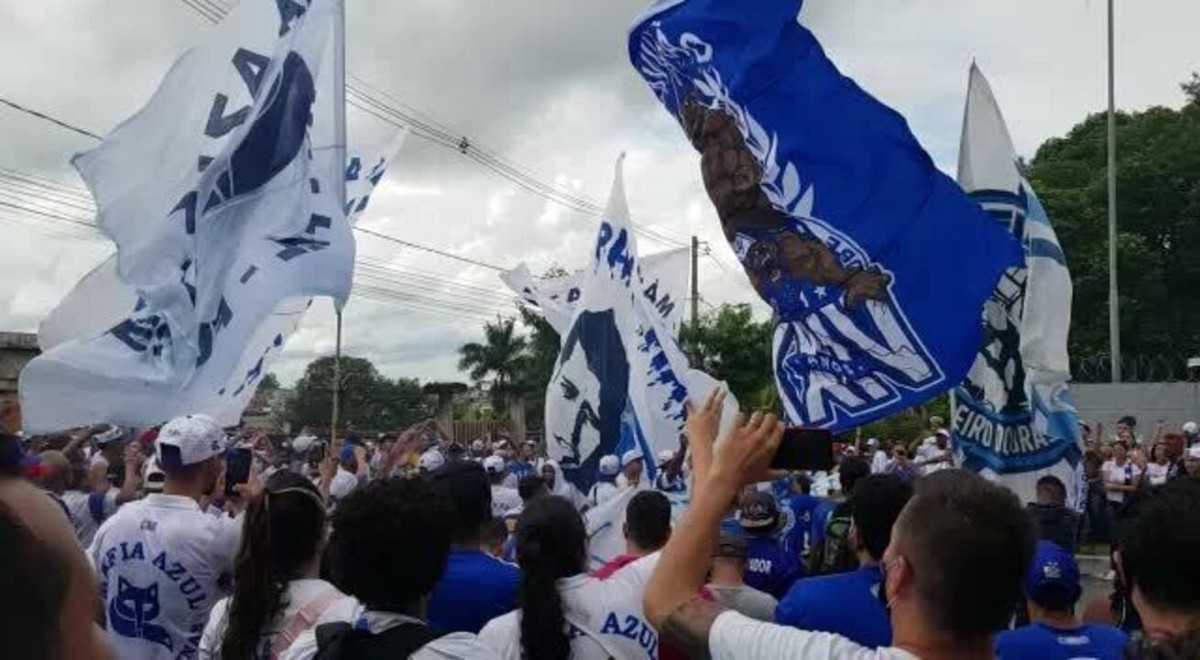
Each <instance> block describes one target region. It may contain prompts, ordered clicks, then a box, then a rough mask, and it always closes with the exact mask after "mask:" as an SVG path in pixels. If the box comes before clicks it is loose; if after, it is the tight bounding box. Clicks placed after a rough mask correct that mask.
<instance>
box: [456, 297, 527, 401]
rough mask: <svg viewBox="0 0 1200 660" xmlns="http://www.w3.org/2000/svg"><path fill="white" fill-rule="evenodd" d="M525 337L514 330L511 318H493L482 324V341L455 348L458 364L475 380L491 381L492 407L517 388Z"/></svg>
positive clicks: (524, 350) (522, 364)
mask: <svg viewBox="0 0 1200 660" xmlns="http://www.w3.org/2000/svg"><path fill="white" fill-rule="evenodd" d="M527 347H528V340H527V339H526V338H525V337H524V336H523V335H521V334H519V333H518V332H517V320H516V319H515V318H503V317H500V318H497V319H496V320H495V321H494V322H488V323H485V324H484V326H483V342H482V343H479V342H471V343H469V344H465V345H464V346H462V347H461V348H459V349H458V355H459V360H458V368H459V370H460V371H464V372H466V373H467V374H468V375H469V376H470V377H471V379H472V380H474V381H475V382H476V383H483V382H485V381H489V382H490V383H491V393H492V400H493V404H494V406H495V408H496V410H503V409H504V408H505V405H504V404H505V402H506V398H507V397H508V396H509V395H510V394H512V393H514V392H518V391H519V389H518V386H519V378H520V376H521V373H522V370H523V369H524V368H525V362H526V349H527Z"/></svg>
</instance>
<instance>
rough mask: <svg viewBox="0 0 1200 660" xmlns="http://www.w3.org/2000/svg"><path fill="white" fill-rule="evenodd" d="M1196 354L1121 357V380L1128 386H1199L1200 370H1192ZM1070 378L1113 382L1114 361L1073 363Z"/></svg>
mask: <svg viewBox="0 0 1200 660" xmlns="http://www.w3.org/2000/svg"><path fill="white" fill-rule="evenodd" d="M1197 354H1200V350H1197V351H1196V352H1195V353H1184V352H1169V353H1159V354H1154V355H1122V356H1121V380H1122V382H1126V383H1200V368H1189V367H1188V360H1189V359H1191V358H1195V357H1197ZM1071 376H1072V379H1073V380H1074V381H1075V382H1076V383H1110V382H1112V361H1111V360H1110V359H1109V356H1108V355H1091V356H1086V357H1075V358H1072V359H1071Z"/></svg>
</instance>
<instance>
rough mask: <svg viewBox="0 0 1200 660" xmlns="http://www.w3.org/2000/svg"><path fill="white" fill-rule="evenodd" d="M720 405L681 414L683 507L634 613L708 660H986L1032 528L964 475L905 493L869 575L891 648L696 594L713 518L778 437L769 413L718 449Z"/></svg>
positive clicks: (1025, 559)
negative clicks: (773, 619) (686, 473)
mask: <svg viewBox="0 0 1200 660" xmlns="http://www.w3.org/2000/svg"><path fill="white" fill-rule="evenodd" d="M722 399H723V397H721V395H720V394H717V395H715V396H711V397H709V399H708V401H706V402H705V403H704V405H703V406H701V407H698V408H697V407H695V406H691V405H689V414H688V420H687V431H688V438H689V442H690V446H691V447H692V448H693V454H692V460H693V468H694V471H695V472H694V480H693V494H692V503H691V507H690V508H689V509H688V510H687V512H686V513H685V514H684V519H683V521H682V522H681V523H680V524H679V525H678V526H676V528H675V531H674V533H672V535H671V538H670V540H669V541H667V545H666V547H665V548H663V551H662V555H661V559H660V560H659V563H658V565H657V566H656V567H655V569H654V573H653V575H652V576H651V578H650V582H649V584H648V585H647V588H646V595H645V614H646V617H647V619H648V620H649V623H650V625H651V626H653V627H654V628H655V629H656V630H658V631H659V633H660V638H661V639H662V640H663V641H670V642H672V643H674V644H677V645H679V646H680V647H682V648H683V649H685V650H686V651H688V652H689V655H690V656H691V657H711V658H714V659H715V660H726V659H729V660H732V659H734V658H737V659H738V660H782V659H785V658H806V659H820V658H826V659H829V660H833V659H834V658H837V659H838V660H884V659H888V660H912V659H913V658H923V659H924V660H942V659H946V660H949V659H951V658H953V659H955V660H959V659H961V660H984V659H987V660H991V659H992V658H994V657H995V656H994V653H993V651H994V649H993V638H994V635H995V633H996V631H998V630H1001V629H1003V628H1004V627H1005V625H1006V624H1007V623H1008V621H1009V619H1010V618H1011V616H1012V609H1013V606H1014V604H1015V603H1016V602H1017V600H1018V599H1019V598H1020V596H1021V583H1022V578H1023V577H1024V574H1025V569H1026V567H1027V566H1028V565H1029V562H1030V560H1031V558H1032V556H1033V544H1034V540H1033V531H1032V529H1031V526H1030V524H1029V521H1028V519H1027V518H1026V517H1025V514H1024V512H1023V511H1022V510H1021V506H1020V503H1019V502H1018V501H1017V498H1016V496H1015V495H1013V494H1012V493H1011V492H1009V491H1007V490H1005V489H1004V488H1003V487H1001V486H998V485H994V484H990V483H988V482H987V481H985V480H984V479H983V478H982V477H980V476H979V475H977V474H974V473H970V472H966V471H963V470H954V469H948V470H941V471H939V472H937V473H935V474H932V475H930V476H928V477H925V478H924V479H922V480H921V481H919V482H918V483H917V485H916V487H915V493H914V495H913V498H912V499H911V500H909V502H908V504H906V505H905V506H904V509H903V510H902V511H901V513H900V516H899V518H897V520H896V523H895V525H894V528H893V530H892V535H891V540H890V542H889V543H888V546H887V549H886V550H885V551H884V553H883V556H882V561H881V562H880V567H881V569H882V571H883V579H882V581H881V584H880V589H879V594H880V598H881V599H883V600H884V601H885V602H886V605H887V609H888V612H889V619H890V621H891V627H892V630H893V639H892V643H891V645H890V646H886V647H880V648H877V649H869V648H867V647H864V646H861V645H859V644H856V643H855V642H853V641H851V640H850V639H847V638H846V637H842V636H840V635H836V634H830V633H822V632H812V631H808V630H797V629H795V628H789V627H786V626H780V625H777V624H772V623H765V622H761V621H755V620H754V619H751V618H749V617H746V616H744V615H741V614H739V613H737V612H733V611H726V610H724V609H723V608H722V607H721V606H720V605H717V604H715V603H711V602H707V601H704V600H702V599H700V598H697V597H696V589H697V588H698V587H699V586H700V585H701V584H703V582H704V578H705V576H706V574H707V572H708V564H709V555H710V554H711V552H712V548H713V547H714V546H715V545H716V542H717V537H718V532H719V527H720V524H721V520H722V519H723V518H724V517H725V514H726V512H727V510H728V508H729V506H730V504H731V503H732V502H733V499H734V497H735V496H736V495H737V494H738V493H739V492H740V491H741V489H742V488H743V487H745V485H747V484H750V483H757V482H759V481H762V480H764V479H765V478H767V477H768V476H769V474H770V472H769V466H770V462H771V458H772V456H773V455H774V453H775V450H776V449H778V447H779V443H780V441H781V440H782V438H783V430H784V429H783V424H782V423H780V421H779V420H778V418H776V417H775V416H774V415H762V414H760V413H756V414H754V415H753V416H752V417H750V418H749V419H747V418H746V417H745V416H739V419H738V420H737V422H736V423H735V425H734V427H733V429H732V430H731V431H730V432H729V435H728V437H726V438H723V439H722V441H721V442H720V443H719V446H717V443H715V440H716V435H717V425H718V420H719V418H720V410H721V406H722V403H723V401H722Z"/></svg>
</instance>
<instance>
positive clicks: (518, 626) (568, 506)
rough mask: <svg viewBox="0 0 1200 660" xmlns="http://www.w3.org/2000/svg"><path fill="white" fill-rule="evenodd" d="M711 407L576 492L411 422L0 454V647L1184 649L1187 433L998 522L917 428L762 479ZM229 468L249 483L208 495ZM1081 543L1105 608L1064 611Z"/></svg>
mask: <svg viewBox="0 0 1200 660" xmlns="http://www.w3.org/2000/svg"><path fill="white" fill-rule="evenodd" d="M721 405H722V400H721V397H720V396H719V395H717V396H714V397H711V398H709V400H707V401H705V402H703V404H702V405H697V406H695V407H693V408H692V410H691V411H690V414H689V417H688V422H687V426H686V433H685V437H684V438H683V439H682V440H681V443H680V447H679V449H678V450H677V451H674V452H670V451H669V452H664V453H662V454H661V455H658V456H655V458H656V459H657V460H656V461H655V462H654V465H653V466H651V467H650V468H648V467H647V465H646V460H645V457H644V455H643V454H642V452H641V451H640V450H637V449H633V450H630V451H626V452H624V453H622V454H621V455H620V456H617V455H613V456H605V457H603V458H602V459H600V460H599V461H598V467H597V474H596V475H595V483H594V485H593V486H591V487H590V488H588V489H586V492H584V490H583V489H580V488H577V487H576V486H575V485H574V484H573V483H572V482H571V481H570V480H568V479H567V478H566V477H565V476H564V474H563V471H562V469H561V467H560V466H559V465H558V464H557V463H555V462H554V461H552V460H548V459H547V458H546V457H545V456H544V455H543V453H542V451H541V447H540V446H539V445H538V443H535V442H526V441H520V442H516V441H514V440H513V439H512V438H510V437H507V436H504V435H497V436H496V437H494V438H493V437H483V438H478V439H475V440H474V441H472V442H469V443H463V444H458V443H456V442H454V441H453V440H452V439H450V438H449V437H448V434H447V433H445V432H444V431H443V430H442V429H441V428H439V427H438V425H437V424H436V423H434V422H432V421H427V422H422V423H420V424H417V425H415V426H413V427H411V428H409V429H407V430H405V431H404V432H403V433H400V434H396V435H394V436H378V437H374V438H371V439H368V440H363V439H362V438H359V437H355V436H353V435H351V436H349V437H347V438H345V439H343V440H341V441H335V442H333V443H330V442H329V441H328V440H322V439H319V438H318V437H316V436H315V435H314V434H313V433H311V432H310V430H308V429H305V430H304V431H303V432H302V433H301V434H300V435H298V436H297V437H296V438H294V439H291V440H289V441H286V442H282V443H273V442H271V441H269V440H268V439H267V438H265V437H263V436H258V435H255V434H252V433H241V434H237V433H234V434H231V433H230V432H229V431H228V430H227V429H222V428H221V427H220V426H219V425H217V424H216V423H215V422H214V421H213V420H211V419H209V418H207V417H205V416H202V415H194V416H188V417H183V418H179V419H175V420H172V421H171V422H169V423H167V424H166V425H164V426H162V427H161V428H158V429H151V430H147V431H144V432H141V433H138V434H132V433H127V432H125V431H123V430H122V429H118V428H115V427H111V426H99V427H93V428H88V429H79V430H77V431H76V432H74V433H72V434H63V435H59V436H51V437H41V438H30V439H24V438H20V437H17V436H11V435H6V436H0V473H2V476H0V529H2V532H0V538H3V539H5V540H4V542H3V543H0V566H3V567H4V568H3V570H4V574H5V576H6V578H5V589H4V590H3V596H0V600H3V602H4V607H5V611H6V616H4V617H0V621H3V622H4V623H3V626H5V628H4V629H3V630H2V631H0V632H2V633H7V634H5V635H4V637H5V639H6V640H8V641H7V642H6V644H7V648H8V649H10V650H12V649H15V650H13V651H12V652H13V655H11V656H9V655H8V654H7V653H6V656H5V657H16V658H37V659H41V658H47V659H49V658H104V657H115V658H133V659H135V660H136V659H142V658H145V659H155V660H157V659H159V658H162V659H164V660H165V659H167V658H206V659H207V658H224V659H227V660H229V659H249V658H253V659H259V658H262V659H267V658H270V659H272V660H273V659H276V658H280V659H285V660H304V659H308V658H322V659H333V658H377V657H378V658H384V657H387V658H391V657H397V658H403V657H413V658H418V659H421V660H431V659H438V658H467V659H471V658H508V659H512V660H520V659H526V660H549V659H560V658H576V659H580V660H587V659H590V658H597V659H607V658H616V659H624V658H649V659H652V660H653V659H655V658H666V659H674V658H687V657H714V658H751V659H755V658H764V659H768V658H770V659H774V658H905V659H907V658H925V659H937V658H984V657H987V658H992V657H999V658H1001V659H1008V658H1076V657H1094V658H1122V657H1133V658H1196V657H1200V589H1197V588H1196V585H1200V568H1197V566H1198V565H1197V564H1196V562H1195V560H1194V558H1195V557H1196V556H1198V555H1197V553H1200V481H1197V480H1196V479H1194V478H1193V477H1195V476H1196V475H1197V473H1198V472H1200V469H1198V468H1200V438H1197V434H1196V428H1195V425H1194V424H1191V425H1185V426H1184V428H1183V429H1181V431H1182V432H1181V433H1179V434H1174V433H1168V432H1166V430H1165V428H1163V427H1160V428H1159V429H1158V430H1157V432H1156V434H1155V437H1154V438H1153V439H1151V440H1150V441H1148V442H1142V441H1141V440H1140V439H1139V438H1138V436H1137V435H1136V425H1135V423H1134V422H1133V420H1132V419H1123V420H1122V421H1121V423H1120V424H1118V428H1117V436H1116V437H1115V438H1113V439H1111V440H1101V430H1100V429H1099V428H1091V427H1089V428H1088V429H1087V446H1086V448H1085V449H1086V451H1085V458H1084V463H1083V469H1081V470H1080V477H1079V479H1078V483H1075V484H1066V483H1063V481H1062V480H1061V479H1058V478H1056V477H1053V476H1047V477H1044V478H1042V479H1041V480H1040V481H1039V482H1038V484H1037V498H1036V501H1035V502H1029V503H1025V505H1024V506H1023V505H1022V503H1020V502H1018V501H1017V498H1016V497H1015V496H1014V495H1013V494H1012V493H1011V492H1010V491H1008V490H1006V489H1004V488H1003V487H1001V486H998V485H995V484H992V483H989V482H987V481H986V480H984V479H983V478H981V477H979V476H977V475H975V474H973V473H970V472H966V471H963V470H960V469H955V463H954V461H955V456H954V452H953V450H952V448H951V444H950V441H949V434H948V433H946V432H945V429H944V427H943V426H942V425H941V424H940V420H937V419H936V418H935V419H934V420H931V422H932V423H931V429H930V431H929V433H928V434H927V435H926V436H925V437H922V438H920V439H917V440H916V441H915V442H914V443H912V444H907V443H900V442H889V441H875V440H868V441H866V442H864V443H856V444H853V445H850V446H846V447H843V448H841V449H840V451H839V454H838V457H837V462H836V466H835V467H834V468H833V469H832V470H829V471H825V472H817V473H807V472H796V473H780V472H773V471H770V470H769V469H768V468H767V466H768V464H769V462H770V458H771V455H772V454H773V453H774V450H775V448H776V447H777V446H778V443H779V442H780V438H781V434H782V426H781V424H780V423H779V421H778V420H777V419H776V418H775V417H774V416H772V415H761V414H755V415H753V416H751V417H749V418H745V417H743V418H742V419H740V420H739V422H738V424H737V425H735V427H734V428H733V430H732V431H730V432H729V434H728V437H726V438H724V439H723V440H722V442H719V443H718V442H716V440H717V438H716V436H717V428H718V418H719V410H720V407H721ZM233 451H241V452H245V453H248V454H249V455H250V456H251V457H252V458H251V468H250V470H249V472H248V475H247V477H246V478H245V480H244V481H240V482H239V483H229V484H226V483H225V482H226V479H227V477H228V475H229V474H230V473H229V472H227V468H226V463H227V461H231V460H232V459H230V456H232V453H231V452H233ZM910 457H911V458H910ZM1097 494H1098V495H1097ZM615 498H624V501H623V503H621V504H620V506H623V508H624V517H623V523H621V524H620V525H621V529H620V532H621V534H622V536H623V538H624V542H625V548H624V552H623V553H621V554H619V555H617V556H614V557H597V556H595V554H594V552H592V549H591V548H590V547H589V542H590V540H591V539H589V530H588V526H587V522H586V518H585V516H587V515H589V514H588V512H589V511H591V510H593V509H595V510H599V509H600V508H601V507H604V506H605V505H607V504H608V503H610V502H613V501H614V499H615ZM1101 498H1102V499H1103V504H1104V505H1105V506H1102V507H1101V506H1097V505H1096V500H1097V499H1101ZM681 502H683V503H686V505H684V506H681ZM613 506H617V504H614V505H613ZM610 508H611V507H610ZM1089 541H1099V542H1102V543H1106V544H1109V547H1110V548H1111V558H1112V564H1111V565H1112V568H1113V576H1112V578H1113V580H1112V585H1113V589H1112V593H1111V594H1109V595H1106V597H1104V598H1102V599H1100V600H1098V601H1096V602H1090V603H1085V602H1082V600H1083V590H1082V577H1081V571H1080V568H1079V565H1078V564H1077V563H1076V559H1075V553H1076V552H1077V550H1078V549H1079V547H1080V544H1081V543H1084V542H1089ZM601 559H602V560H604V561H603V565H600V566H599V567H597V564H598V563H600V562H599V561H598V560H601ZM97 594H98V597H97Z"/></svg>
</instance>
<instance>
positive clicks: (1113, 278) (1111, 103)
mask: <svg viewBox="0 0 1200 660" xmlns="http://www.w3.org/2000/svg"><path fill="white" fill-rule="evenodd" d="M1113 2H1114V0H1108V338H1109V352H1110V353H1111V355H1112V382H1114V383H1119V382H1121V308H1120V305H1121V300H1120V295H1118V289H1117V93H1116V81H1115V77H1116V76H1115V72H1116V55H1115V50H1116V48H1115V39H1114V33H1115V28H1114V11H1113Z"/></svg>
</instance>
